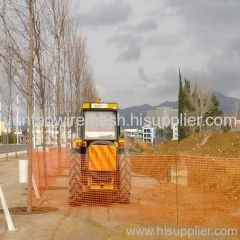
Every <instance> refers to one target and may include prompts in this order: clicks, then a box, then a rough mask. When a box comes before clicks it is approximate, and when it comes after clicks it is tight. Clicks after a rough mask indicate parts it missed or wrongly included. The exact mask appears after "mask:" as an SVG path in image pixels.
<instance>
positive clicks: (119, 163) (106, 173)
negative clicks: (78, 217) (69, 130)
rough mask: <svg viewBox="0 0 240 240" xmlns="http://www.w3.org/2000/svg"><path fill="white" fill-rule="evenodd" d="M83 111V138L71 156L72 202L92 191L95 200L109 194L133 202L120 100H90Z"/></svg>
mask: <svg viewBox="0 0 240 240" xmlns="http://www.w3.org/2000/svg"><path fill="white" fill-rule="evenodd" d="M81 115H82V119H84V124H82V126H81V127H80V128H81V133H80V136H81V139H76V140H75V141H74V146H73V149H72V152H74V153H73V154H72V157H71V158H70V179H69V203H70V205H79V204H81V203H82V202H83V200H84V199H86V198H85V197H86V196H89V195H90V196H91V199H90V200H91V202H94V201H96V202H97V201H104V197H103V196H105V194H108V195H110V196H112V197H113V198H114V199H116V200H117V201H118V202H121V203H129V202H130V192H131V172H130V159H129V157H128V155H127V153H126V152H125V149H124V144H125V142H124V139H121V138H120V127H119V126H118V104H117V103H102V102H100V100H96V102H86V103H83V105H82V114H81ZM103 193H104V194H103Z"/></svg>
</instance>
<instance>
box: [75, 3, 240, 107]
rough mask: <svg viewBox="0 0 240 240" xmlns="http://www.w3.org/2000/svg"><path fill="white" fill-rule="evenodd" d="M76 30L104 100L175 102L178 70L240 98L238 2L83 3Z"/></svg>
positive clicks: (212, 87) (239, 5) (138, 103)
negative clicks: (83, 39) (84, 40)
mask: <svg viewBox="0 0 240 240" xmlns="http://www.w3.org/2000/svg"><path fill="white" fill-rule="evenodd" d="M78 19H79V20H78V21H79V23H80V26H81V31H82V32H83V34H84V35H85V36H86V37H87V41H88V53H89V56H90V60H91V63H92V66H93V70H94V76H95V81H96V84H97V86H98V89H99V92H100V95H101V98H102V100H104V101H116V102H119V104H120V106H121V107H128V106H133V105H140V104H144V103H148V104H151V105H157V104H160V103H161V102H163V101H166V100H176V99H177V92H178V68H180V69H181V70H182V73H183V75H184V76H187V78H189V79H190V80H192V81H193V82H196V81H197V82H200V83H201V84H204V85H205V86H207V87H208V88H210V89H212V90H217V91H220V92H221V93H223V94H226V95H228V96H234V97H237V96H240V82H239V80H240V1H239V0H211V1H209V0H201V1H194V0H181V1H180V0H148V1H146V0H137V1H136V0H81V2H80V10H79V18H78Z"/></svg>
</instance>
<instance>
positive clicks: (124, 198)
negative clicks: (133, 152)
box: [119, 153, 131, 204]
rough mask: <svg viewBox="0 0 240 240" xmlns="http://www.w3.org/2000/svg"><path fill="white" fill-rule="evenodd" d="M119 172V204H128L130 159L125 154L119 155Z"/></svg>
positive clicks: (129, 194)
mask: <svg viewBox="0 0 240 240" xmlns="http://www.w3.org/2000/svg"><path fill="white" fill-rule="evenodd" d="M119 170H120V186H119V187H120V189H119V190H120V196H119V198H120V199H119V201H120V202H121V203H126V204H127V203H130V197H131V164H130V157H129V155H128V154H127V153H122V154H120V158H119Z"/></svg>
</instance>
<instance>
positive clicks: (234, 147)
mask: <svg viewBox="0 0 240 240" xmlns="http://www.w3.org/2000/svg"><path fill="white" fill-rule="evenodd" d="M155 153H158V154H161V155H189V156H205V157H233V158H234V157H237V158H238V157H240V132H231V133H215V134H213V135H212V136H208V135H203V134H192V135H190V136H189V137H188V138H186V139H184V140H183V141H181V142H180V143H178V142H177V141H170V142H168V143H166V144H160V145H158V147H157V151H155Z"/></svg>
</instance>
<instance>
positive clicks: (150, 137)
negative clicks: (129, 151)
mask: <svg viewBox="0 0 240 240" xmlns="http://www.w3.org/2000/svg"><path fill="white" fill-rule="evenodd" d="M124 133H125V136H126V137H128V138H130V139H132V140H135V141H141V142H148V143H152V144H153V143H155V142H156V128H153V127H150V126H144V127H142V128H140V129H124Z"/></svg>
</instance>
